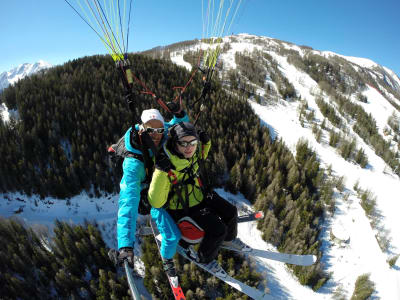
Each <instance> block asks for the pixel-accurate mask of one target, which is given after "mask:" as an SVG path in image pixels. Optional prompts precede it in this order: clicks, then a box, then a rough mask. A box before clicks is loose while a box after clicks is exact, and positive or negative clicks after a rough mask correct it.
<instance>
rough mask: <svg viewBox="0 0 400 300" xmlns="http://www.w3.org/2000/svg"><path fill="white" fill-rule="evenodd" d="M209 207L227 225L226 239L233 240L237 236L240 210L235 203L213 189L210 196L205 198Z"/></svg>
mask: <svg viewBox="0 0 400 300" xmlns="http://www.w3.org/2000/svg"><path fill="white" fill-rule="evenodd" d="M205 201H206V205H207V207H209V208H210V209H211V210H212V211H214V212H215V214H217V215H218V216H219V217H220V218H221V219H222V221H223V222H224V223H225V225H226V227H227V232H226V236H225V241H232V240H233V239H235V238H236V236H237V226H238V223H237V217H238V211H237V208H236V206H235V205H233V204H231V203H229V202H228V201H227V200H225V199H224V198H222V197H221V196H219V195H218V194H217V193H216V192H214V191H212V192H211V193H210V196H207V198H206V199H205Z"/></svg>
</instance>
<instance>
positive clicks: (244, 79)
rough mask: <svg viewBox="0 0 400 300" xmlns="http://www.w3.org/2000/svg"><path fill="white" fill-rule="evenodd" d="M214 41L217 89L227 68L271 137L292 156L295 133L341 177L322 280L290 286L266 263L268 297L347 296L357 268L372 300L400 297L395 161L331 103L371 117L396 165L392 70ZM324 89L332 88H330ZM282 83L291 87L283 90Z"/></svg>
mask: <svg viewBox="0 0 400 300" xmlns="http://www.w3.org/2000/svg"><path fill="white" fill-rule="evenodd" d="M218 46H220V47H221V48H222V49H223V51H222V54H221V56H220V58H219V63H218V64H219V65H220V68H219V76H220V78H221V79H222V82H223V83H224V84H225V88H226V90H227V91H231V90H232V87H233V86H232V82H231V81H230V80H229V77H230V76H233V75H235V77H234V78H235V80H236V81H238V79H239V82H241V88H242V89H245V90H247V91H248V95H249V100H248V101H249V103H250V104H251V106H252V107H253V109H254V111H255V112H256V114H257V115H259V117H260V121H261V122H262V123H263V124H265V125H266V126H268V128H269V129H270V132H271V134H272V135H273V136H274V137H278V138H281V139H282V140H283V141H284V142H285V144H286V145H287V146H288V147H289V148H290V149H291V150H292V152H293V153H295V152H296V144H297V142H298V141H299V139H306V140H307V141H308V142H309V145H310V146H311V147H312V148H313V149H314V150H315V152H316V153H317V155H318V158H319V160H320V162H321V164H322V166H323V167H324V168H325V169H329V170H332V174H334V176H335V177H336V178H338V179H340V180H341V181H342V182H343V186H342V187H339V188H337V189H336V192H335V202H336V203H335V207H334V209H333V212H332V213H328V214H327V216H326V220H325V222H324V230H323V232H322V234H321V241H322V251H323V253H324V255H323V258H322V261H323V262H324V263H325V265H326V271H327V272H329V273H330V274H331V279H330V280H329V281H328V282H327V283H326V284H325V285H324V286H323V287H322V288H321V289H319V291H318V292H317V293H315V292H312V291H310V290H309V289H307V288H304V287H300V286H299V285H297V284H296V283H295V281H296V280H295V281H294V282H293V278H291V277H290V276H289V277H288V276H287V275H285V272H283V271H282V270H279V268H277V269H275V268H274V267H269V268H270V269H269V271H270V272H268V271H267V274H268V273H269V274H271V273H275V275H276V276H275V275H270V280H271V286H272V289H275V288H276V287H277V286H279V288H278V290H279V291H276V290H275V292H276V294H277V295H284V296H282V297H278V299H287V298H288V299H331V297H332V296H333V295H334V294H336V297H337V298H336V299H348V298H350V296H351V295H352V292H353V290H354V287H355V282H356V279H357V278H358V276H360V275H362V274H370V279H371V280H372V281H373V282H374V283H375V292H374V294H373V299H393V300H394V299H400V268H399V266H400V262H399V261H397V263H396V264H395V265H394V266H393V267H392V268H391V267H390V266H389V264H388V260H389V259H390V258H393V257H396V255H398V254H399V253H400V221H399V218H398V212H399V211H400V203H399V197H398V190H399V188H400V179H399V174H400V172H399V170H398V164H397V165H396V166H397V168H396V167H395V168H394V169H392V168H390V167H389V165H388V160H387V159H386V160H385V158H384V155H382V152H380V151H379V150H377V148H376V146H373V145H372V144H373V143H371V142H368V141H366V140H365V139H364V138H362V137H361V135H360V133H359V132H356V130H355V126H354V125H355V124H356V123H357V117H356V116H354V115H351V113H350V112H349V111H347V112H346V110H345V109H344V108H343V105H344V103H345V102H340V103H339V102H338V101H337V98H338V97H339V98H340V97H342V98H341V99H346V101H349V103H352V104H354V105H355V106H357V107H361V108H362V109H363V110H364V111H365V113H366V115H367V114H369V115H370V116H372V120H373V122H375V123H376V128H377V134H376V136H379V137H380V138H381V139H382V141H385V142H386V143H387V144H386V146H385V147H388V148H389V149H391V150H392V151H393V153H395V155H394V156H395V157H396V158H394V159H395V160H396V161H397V162H398V161H399V157H400V155H399V150H400V142H399V140H400V131H399V126H400V118H399V116H400V79H399V77H398V76H397V75H396V74H395V73H394V72H393V71H392V70H390V69H388V68H386V67H383V66H380V65H379V64H377V63H375V62H373V61H371V60H369V59H365V58H357V57H348V56H343V55H340V54H336V53H333V52H328V51H318V50H314V49H311V48H309V47H304V46H297V45H294V44H291V43H288V42H283V41H280V40H276V39H271V38H268V37H259V36H253V35H248V34H241V35H236V36H230V37H225V38H224V39H223V44H219V45H218ZM209 47H210V45H209V44H206V43H196V44H194V45H190V46H185V47H182V48H181V49H177V50H175V51H172V52H171V54H170V57H171V60H172V61H173V62H175V63H176V64H179V65H181V66H183V67H186V68H190V67H191V66H190V64H189V63H188V62H187V61H185V60H184V57H185V54H186V53H188V52H189V51H191V52H195V51H198V50H199V49H203V50H205V49H207V48H209ZM214 47H215V45H214ZM164 50H165V49H164ZM159 51H162V50H159ZM243 58H245V59H243ZM241 61H242V62H241ZM243 61H244V63H243ZM245 65H247V66H250V67H248V68H246V66H245ZM260 74H261V76H258V75H260ZM323 81H325V83H326V85H325V83H323ZM284 82H286V83H284ZM332 86H335V87H336V91H337V90H340V92H337V93H334V92H332V91H331V92H330V90H329V87H332ZM288 87H289V88H288ZM323 87H325V88H323ZM285 89H286V90H289V91H291V92H290V93H286V94H285V92H283V93H282V92H281V91H282V90H285ZM286 95H287V96H286ZM321 99H323V100H324V101H325V102H326V103H328V104H329V107H330V108H331V109H332V110H334V111H335V114H336V116H337V117H338V118H339V119H340V125H338V124H334V123H332V122H331V121H330V120H329V119H328V118H327V116H326V114H325V115H324V113H323V109H322V107H321V105H320V104H319V103H321V102H320V100H321ZM304 116H306V117H305V118H304ZM390 120H392V121H390ZM390 124H391V125H390ZM392 126H393V128H392ZM332 131H335V132H339V133H340V134H341V135H342V136H345V137H346V138H347V139H350V140H354V141H355V143H356V145H357V148H359V149H363V151H364V152H365V154H366V156H367V159H368V164H367V166H365V167H364V168H363V167H361V166H360V165H358V164H356V163H354V161H349V160H345V159H344V158H343V157H342V156H341V155H340V149H338V148H335V147H332V146H330V136H331V132H332ZM395 173H396V174H395ZM360 189H361V190H362V191H367V193H370V195H371V198H372V200H371V202H374V201H375V203H376V207H375V209H374V211H373V213H372V215H371V214H370V215H368V216H367V213H366V210H365V209H364V208H363V207H365V206H364V205H363V200H362V195H361V194H360ZM248 236H249V234H248V232H242V238H243V240H245V241H246V242H249V243H251V242H252V239H248V238H247V237H248ZM253 241H254V239H253ZM264 247H265V246H264ZM267 266H271V264H270V263H267ZM267 269H268V267H267ZM277 270H279V271H277ZM271 276H272V278H271ZM271 293H272V294H274V293H273V291H272V292H271ZM340 297H342V298H340Z"/></svg>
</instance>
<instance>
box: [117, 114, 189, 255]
mask: <svg viewBox="0 0 400 300" xmlns="http://www.w3.org/2000/svg"><path fill="white" fill-rule="evenodd" d="M188 121H189V117H188V116H187V114H186V113H185V115H184V116H183V117H182V118H177V117H175V116H174V117H173V119H172V120H171V121H170V122H165V123H164V128H165V131H164V136H163V139H162V141H161V144H163V143H165V141H166V140H167V135H168V129H169V128H170V127H171V126H172V125H174V124H177V123H179V122H188ZM135 128H136V130H138V129H139V125H138V124H136V125H135ZM131 131H132V127H131V128H129V129H128V130H127V132H126V133H125V136H124V137H125V147H126V149H127V150H128V151H130V152H133V153H137V154H142V152H141V151H140V150H139V149H136V148H134V147H133V146H132V145H131V142H130V134H131ZM149 153H150V157H153V153H151V151H150V152H149ZM122 170H123V176H122V179H121V182H120V192H119V201H118V205H119V208H118V219H117V240H118V249H120V248H122V247H133V246H134V244H135V232H136V219H137V215H138V207H139V201H140V192H141V191H142V189H143V188H145V187H146V185H145V184H144V183H143V182H144V181H145V179H146V170H145V166H144V163H143V162H142V161H140V160H139V159H136V158H133V157H126V158H125V159H124V162H123V163H122ZM171 226H173V225H171ZM175 226H176V225H175Z"/></svg>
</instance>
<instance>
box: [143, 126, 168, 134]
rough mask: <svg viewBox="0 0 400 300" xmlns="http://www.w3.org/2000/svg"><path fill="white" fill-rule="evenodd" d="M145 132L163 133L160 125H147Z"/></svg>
mask: <svg viewBox="0 0 400 300" xmlns="http://www.w3.org/2000/svg"><path fill="white" fill-rule="evenodd" d="M146 132H147V133H164V127H161V128H151V127H147V128H146Z"/></svg>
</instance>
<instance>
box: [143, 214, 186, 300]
mask: <svg viewBox="0 0 400 300" xmlns="http://www.w3.org/2000/svg"><path fill="white" fill-rule="evenodd" d="M150 229H151V230H152V234H153V235H154V239H155V240H156V243H157V247H158V251H160V247H161V234H160V232H159V231H158V228H157V225H156V224H155V223H154V221H153V220H151V221H150ZM160 256H161V253H160ZM166 275H167V277H168V281H169V285H170V286H171V290H172V294H173V295H174V298H175V300H186V297H185V294H184V293H183V291H182V288H181V286H180V284H179V281H178V276H176V277H169V276H168V274H166Z"/></svg>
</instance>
